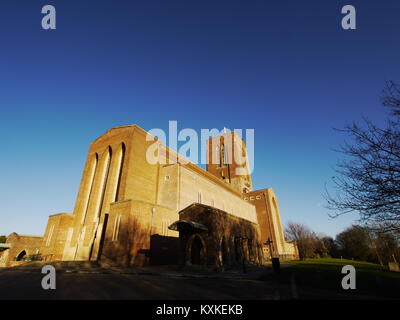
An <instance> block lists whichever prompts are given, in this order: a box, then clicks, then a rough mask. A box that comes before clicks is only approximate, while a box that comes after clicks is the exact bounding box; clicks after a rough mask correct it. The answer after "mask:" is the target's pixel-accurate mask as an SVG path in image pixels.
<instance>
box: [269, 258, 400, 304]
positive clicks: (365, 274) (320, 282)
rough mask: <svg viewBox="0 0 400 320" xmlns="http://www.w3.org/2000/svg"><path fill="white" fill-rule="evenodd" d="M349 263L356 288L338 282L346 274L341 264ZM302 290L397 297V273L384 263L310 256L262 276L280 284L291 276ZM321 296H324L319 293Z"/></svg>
mask: <svg viewBox="0 0 400 320" xmlns="http://www.w3.org/2000/svg"><path fill="white" fill-rule="evenodd" d="M345 265H352V266H354V267H355V269H356V290H344V289H342V286H341V283H342V279H343V277H344V276H345V274H342V273H341V271H342V267H343V266H345ZM293 275H294V277H295V281H296V285H297V286H298V287H299V288H301V289H302V290H303V291H307V288H310V289H318V290H324V291H329V293H330V294H338V295H340V294H349V295H352V296H354V298H357V296H370V297H372V298H374V297H376V298H389V299H390V298H391V299H393V298H394V299H399V298H400V273H398V272H391V271H389V270H388V268H387V267H384V266H380V265H377V264H373V263H367V262H360V261H353V260H341V259H310V260H306V261H292V262H289V263H288V264H286V265H285V267H284V268H282V269H281V271H280V273H279V274H270V275H265V276H263V277H262V280H270V281H274V282H275V283H278V284H282V285H289V284H290V283H291V279H292V277H293ZM321 299H324V297H323V296H322V297H321Z"/></svg>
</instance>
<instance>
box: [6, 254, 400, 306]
mask: <svg viewBox="0 0 400 320" xmlns="http://www.w3.org/2000/svg"><path fill="white" fill-rule="evenodd" d="M52 264H53V265H54V266H55V267H56V270H57V289H56V290H43V289H42V287H41V280H42V278H43V276H44V275H43V274H41V267H42V266H43V264H39V263H31V264H28V265H24V266H20V267H17V268H9V269H1V270H0V300H9V299H13V300H14V299H30V300H31V299H35V300H36V299H39V300H43V299H45V300H47V299H50V300H54V299H57V300H69V299H74V300H76V299H79V300H80V299H83V300H93V299H111V300H112V299H123V300H132V299H133V300H159V299H161V300H164V299H166V300H170V299H179V300H188V299H190V300H197V299H207V300H216V299H227V300H237V299H240V300H287V299H313V300H315V299H316V300H320V299H329V300H337V299H341V300H348V299H387V298H397V297H398V294H399V291H398V288H399V287H398V286H399V285H400V281H399V280H400V277H399V276H400V274H398V273H392V272H389V271H387V270H385V268H382V267H381V266H379V265H373V264H366V263H359V262H355V261H345V260H327V259H320V260H309V261H305V262H292V263H285V264H283V265H282V269H281V272H280V273H279V274H274V273H273V272H272V270H271V268H270V267H263V268H260V267H258V268H257V267H252V268H248V270H246V271H247V272H246V273H243V270H240V269H237V270H230V271H229V272H225V273H215V272H214V273H212V272H204V271H203V270H198V269H196V268H194V269H183V270H182V269H179V268H178V267H177V266H162V267H160V266H158V267H147V268H116V267H114V268H111V267H108V268H105V267H102V266H100V265H98V264H96V263H92V262H56V263H52ZM346 264H352V265H354V266H355V267H356V270H357V290H354V291H351V292H349V291H345V290H343V289H342V288H341V280H342V277H343V276H344V275H343V274H341V269H342V266H343V265H346ZM396 290H397V291H396Z"/></svg>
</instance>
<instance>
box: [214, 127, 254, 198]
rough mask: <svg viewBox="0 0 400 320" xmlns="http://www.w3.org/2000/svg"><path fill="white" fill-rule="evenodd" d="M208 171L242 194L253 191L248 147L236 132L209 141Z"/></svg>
mask: <svg viewBox="0 0 400 320" xmlns="http://www.w3.org/2000/svg"><path fill="white" fill-rule="evenodd" d="M207 171H208V172H210V173H212V174H213V175H215V176H217V177H218V178H220V179H221V180H223V181H224V182H225V183H227V184H229V185H231V186H232V187H233V188H234V189H236V190H237V191H238V192H240V193H247V192H250V191H252V189H253V186H252V182H251V174H250V170H249V158H248V155H247V150H246V145H245V143H244V141H243V139H242V138H241V137H240V136H239V135H238V134H237V133H236V132H234V131H231V132H226V133H224V134H222V135H219V136H217V137H213V138H210V139H208V141H207Z"/></svg>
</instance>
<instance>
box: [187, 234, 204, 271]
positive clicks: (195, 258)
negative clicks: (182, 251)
mask: <svg viewBox="0 0 400 320" xmlns="http://www.w3.org/2000/svg"><path fill="white" fill-rule="evenodd" d="M203 251H204V247H203V243H202V242H201V240H200V238H199V237H198V236H195V237H194V239H193V242H192V248H191V250H190V263H191V264H202V256H203Z"/></svg>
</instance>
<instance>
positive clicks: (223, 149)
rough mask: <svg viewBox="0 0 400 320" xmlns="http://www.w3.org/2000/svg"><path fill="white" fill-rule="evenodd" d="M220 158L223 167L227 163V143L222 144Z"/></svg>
mask: <svg viewBox="0 0 400 320" xmlns="http://www.w3.org/2000/svg"><path fill="white" fill-rule="evenodd" d="M219 158H220V163H221V167H223V166H224V165H225V164H226V163H225V145H222V146H221V152H220V155H219Z"/></svg>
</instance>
